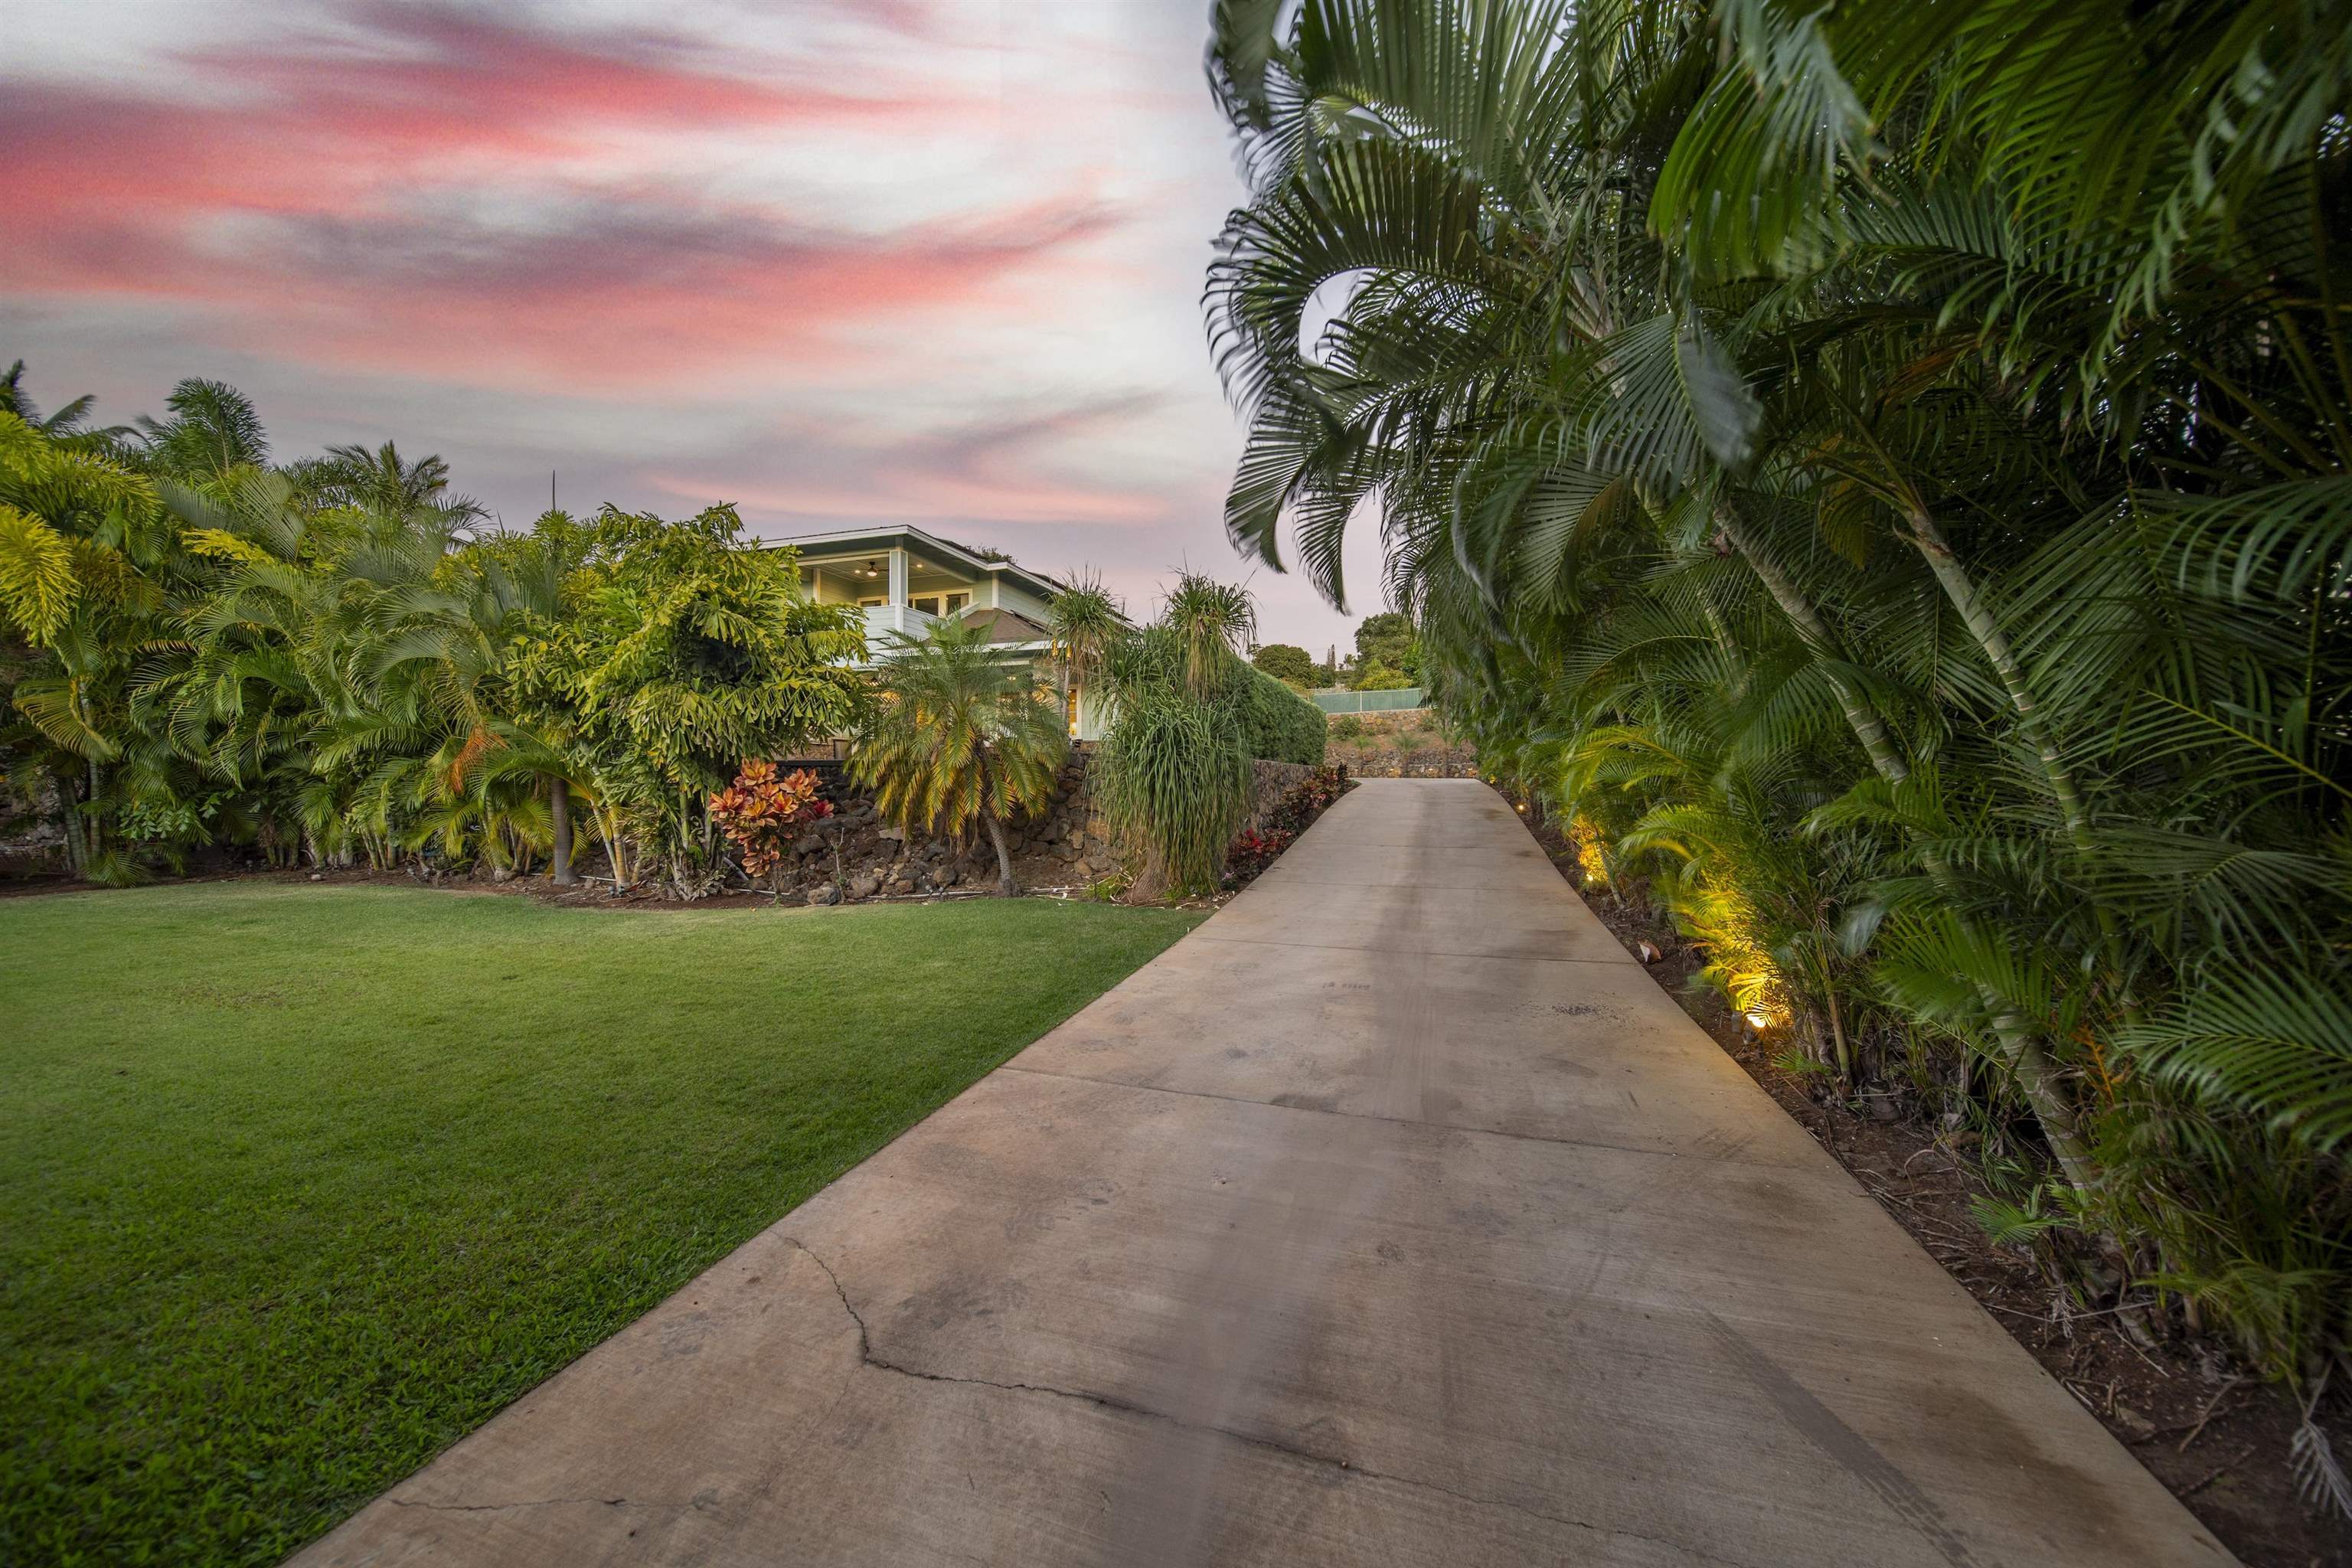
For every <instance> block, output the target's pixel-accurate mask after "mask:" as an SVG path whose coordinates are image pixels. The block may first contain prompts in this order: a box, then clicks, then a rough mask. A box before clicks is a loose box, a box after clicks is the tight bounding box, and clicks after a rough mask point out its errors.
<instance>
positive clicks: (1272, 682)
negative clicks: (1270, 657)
mask: <svg viewBox="0 0 2352 1568" xmlns="http://www.w3.org/2000/svg"><path fill="white" fill-rule="evenodd" d="M1216 705H1217V706H1218V707H1220V708H1222V709H1224V710H1226V711H1228V712H1230V713H1231V714H1232V715H1233V718H1234V724H1235V725H1236V726H1237V727H1238V728H1239V729H1240V731H1241V736H1242V749H1243V750H1244V752H1248V753H1249V754H1250V755H1251V756H1253V757H1262V758H1264V759H1265V760H1266V761H1268V762H1276V763H1306V764H1307V766H1309V767H1315V766H1318V765H1320V763H1322V761H1323V748H1324V746H1325V745H1326V744H1327V743H1328V741H1329V739H1330V727H1329V725H1328V723H1327V722H1326V721H1325V720H1324V717H1323V710H1321V709H1320V708H1318V707H1316V706H1315V704H1314V703H1312V702H1309V701H1308V700H1307V699H1306V698H1304V697H1301V696H1300V695H1298V693H1297V692H1296V691H1293V690H1292V689H1290V688H1289V687H1287V686H1285V685H1284V684H1283V683H1282V682H1281V681H1279V680H1276V679H1274V677H1272V676H1270V675H1268V674H1266V673H1265V671H1264V670H1261V669H1255V668H1251V667H1250V666H1248V665H1246V664H1244V663H1242V662H1241V661H1240V660H1239V659H1235V660H1234V662H1233V664H1232V666H1231V668H1229V670H1228V671H1227V674H1226V677H1225V681H1224V685H1223V688H1222V689H1220V690H1219V692H1218V693H1217V698H1216Z"/></svg>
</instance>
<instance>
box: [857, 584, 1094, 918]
mask: <svg viewBox="0 0 2352 1568" xmlns="http://www.w3.org/2000/svg"><path fill="white" fill-rule="evenodd" d="M886 658H887V668H886V672H885V675H884V678H883V683H882V684H883V690H882V694H881V699H880V700H879V702H878V703H877V704H876V706H875V707H874V708H873V710H872V711H871V713H870V715H869V716H868V718H867V720H866V724H865V727H864V728H863V729H862V730H860V731H859V732H858V736H857V743H856V747H855V748H854V749H853V750H852V751H851V752H850V758H849V768H850V772H851V773H852V774H853V775H854V776H855V777H856V778H857V779H858V780H859V781H860V782H861V783H863V784H866V785H867V786H868V787H870V788H872V789H873V791H874V792H875V794H874V804H875V805H876V807H877V809H878V810H880V811H881V812H882V813H883V815H884V816H888V817H891V818H893V819H894V820H896V821H897V822H898V824H899V825H900V826H903V827H904V828H905V829H906V830H907V831H908V832H910V833H914V832H922V833H946V834H952V835H954V836H956V837H958V838H961V837H964V836H966V835H967V834H969V833H970V832H971V830H972V829H973V828H975V827H977V828H978V829H979V830H980V831H982V832H983V833H985V834H986V835H987V836H988V840H989V843H990V844H991V845H992V846H993V847H994V848H995V850H996V872H997V890H998V891H999V892H1001V893H1003V895H1004V896H1005V897H1006V898H1011V897H1012V896H1013V894H1014V893H1016V892H1018V891H1019V890H1020V889H1019V888H1018V887H1017V886H1016V885H1015V884H1014V882H1013V847H1012V844H1011V842H1010V840H1009V839H1008V838H1007V837H1006V833H1005V828H1006V826H1008V825H1009V824H1017V823H1020V822H1023V821H1025V820H1027V819H1028V818H1030V817H1032V816H1036V815H1037V814H1038V813H1039V812H1042V811H1043V810H1045V807H1046V806H1047V805H1050V804H1051V803H1052V800H1053V795H1054V790H1055V785H1056V784H1058V783H1059V781H1060V777H1061V768H1062V763H1063V761H1064V759H1065V758H1066V755H1067V754H1068V750H1069V737H1068V734H1067V732H1066V731H1065V730H1064V728H1063V724H1062V712H1061V705H1060V704H1059V703H1057V702H1055V700H1053V697H1052V694H1051V693H1050V692H1047V691H1045V690H1043V689H1040V688H1039V687H1038V685H1037V683H1036V679H1035V677H1034V674H1033V673H1032V672H1031V670H1030V668H1029V667H1028V665H1027V664H1026V663H1025V662H1024V661H1022V660H1018V659H1013V658H1007V657H1006V656H1005V653H1004V650H1003V648H1002V647H997V646H995V645H992V644H991V643H990V642H989V641H988V634H987V632H986V630H985V629H984V628H982V627H979V626H971V625H968V624H966V623H963V622H960V621H940V622H937V623H935V624H934V625H933V626H930V627H929V632H928V635H926V636H923V637H908V636H907V635H906V634H904V633H893V634H891V640H890V641H889V643H888V644H887V652H886Z"/></svg>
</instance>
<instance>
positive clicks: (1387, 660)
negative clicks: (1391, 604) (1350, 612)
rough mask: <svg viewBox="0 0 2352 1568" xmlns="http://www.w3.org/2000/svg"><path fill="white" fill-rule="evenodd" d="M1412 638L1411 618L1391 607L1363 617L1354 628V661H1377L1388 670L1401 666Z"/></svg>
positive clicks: (1409, 650)
mask: <svg viewBox="0 0 2352 1568" xmlns="http://www.w3.org/2000/svg"><path fill="white" fill-rule="evenodd" d="M1414 640H1415V637H1414V633H1413V629H1412V619H1411V617H1409V616H1401V615H1398V614H1397V613H1396V612H1394V611H1392V610H1391V611H1389V612H1387V613H1385V614H1382V615H1378V616H1365V617H1364V620H1363V624H1362V625H1361V626H1358V627H1357V628H1356V662H1357V664H1359V665H1366V664H1370V663H1373V662H1375V661H1377V662H1379V663H1381V664H1385V665H1387V666H1388V667H1389V668H1391V669H1402V668H1404V664H1405V659H1406V658H1407V657H1408V656H1409V655H1410V654H1411V651H1412V646H1413V643H1414Z"/></svg>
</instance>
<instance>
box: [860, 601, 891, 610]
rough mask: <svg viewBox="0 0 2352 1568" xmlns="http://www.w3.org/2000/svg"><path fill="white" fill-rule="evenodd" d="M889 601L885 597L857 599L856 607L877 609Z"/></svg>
mask: <svg viewBox="0 0 2352 1568" xmlns="http://www.w3.org/2000/svg"><path fill="white" fill-rule="evenodd" d="M889 602H890V601H889V600H887V599H860V600H858V601H857V607H858V608H859V609H861V610H878V609H880V608H881V607H882V606H883V605H887V604H888V603H889Z"/></svg>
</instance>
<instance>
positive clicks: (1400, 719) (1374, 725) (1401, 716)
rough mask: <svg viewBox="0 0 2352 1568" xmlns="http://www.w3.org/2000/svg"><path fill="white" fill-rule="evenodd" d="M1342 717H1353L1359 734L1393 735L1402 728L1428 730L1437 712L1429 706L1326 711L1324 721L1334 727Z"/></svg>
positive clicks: (1353, 727) (1433, 722) (1435, 718)
mask: <svg viewBox="0 0 2352 1568" xmlns="http://www.w3.org/2000/svg"><path fill="white" fill-rule="evenodd" d="M1342 719H1353V720H1354V721H1356V722H1355V724H1354V725H1352V726H1351V728H1352V729H1354V731H1355V732H1356V733H1357V734H1359V735H1393V734H1395V733H1397V732H1398V731H1402V730H1426V729H1429V728H1431V727H1432V726H1433V725H1434V724H1435V723H1436V721H1437V714H1436V712H1435V711H1434V710H1431V709H1427V708H1391V709H1390V710H1388V711H1386V712H1384V713H1326V714H1325V715H1323V721H1324V723H1325V724H1326V725H1327V726H1328V727H1332V728H1337V727H1338V726H1339V721H1340V720H1342Z"/></svg>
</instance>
